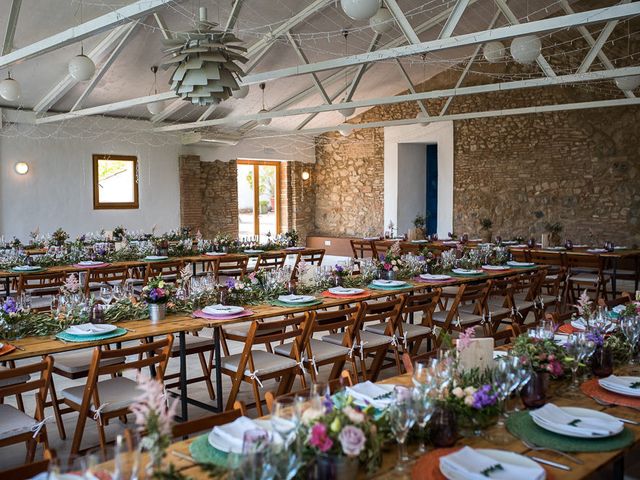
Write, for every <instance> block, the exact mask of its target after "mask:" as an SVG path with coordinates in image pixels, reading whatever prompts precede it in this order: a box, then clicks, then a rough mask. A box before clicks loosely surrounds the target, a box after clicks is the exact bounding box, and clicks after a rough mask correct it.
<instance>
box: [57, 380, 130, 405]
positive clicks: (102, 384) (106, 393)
mask: <svg viewBox="0 0 640 480" xmlns="http://www.w3.org/2000/svg"><path fill="white" fill-rule="evenodd" d="M96 388H97V389H98V396H99V397H100V402H102V405H105V404H107V405H106V406H105V407H104V408H103V409H102V411H103V412H112V411H114V410H120V409H122V408H125V407H128V406H129V405H131V404H132V403H134V402H135V401H136V397H139V396H140V394H141V393H142V391H141V390H140V389H139V388H138V384H137V383H136V382H135V381H134V380H131V379H130V378H126V377H116V378H109V379H108V380H102V381H99V382H98V383H97V385H96ZM84 389H85V386H84V385H78V386H77V387H71V388H66V389H64V390H63V391H62V397H64V398H66V399H68V400H71V401H72V402H74V403H77V404H78V405H82V396H83V395H84ZM98 406H100V405H98ZM95 409H96V406H95V405H93V403H92V405H91V411H94V410H95Z"/></svg>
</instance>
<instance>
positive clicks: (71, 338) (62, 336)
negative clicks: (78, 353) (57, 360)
mask: <svg viewBox="0 0 640 480" xmlns="http://www.w3.org/2000/svg"><path fill="white" fill-rule="evenodd" d="M126 333H127V330H126V329H124V328H120V327H118V328H117V329H115V330H114V331H113V332H109V333H106V334H102V335H71V334H69V333H66V332H60V333H58V334H57V335H56V338H57V339H59V340H63V341H65V342H73V343H78V342H97V341H98V340H107V339H109V338H115V337H121V336H122V335H125V334H126Z"/></svg>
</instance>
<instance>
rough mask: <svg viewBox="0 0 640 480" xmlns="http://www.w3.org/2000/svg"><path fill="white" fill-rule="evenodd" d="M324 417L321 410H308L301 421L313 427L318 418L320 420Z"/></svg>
mask: <svg viewBox="0 0 640 480" xmlns="http://www.w3.org/2000/svg"><path fill="white" fill-rule="evenodd" d="M322 415H324V412H323V411H322V410H320V409H319V408H307V409H306V410H305V411H304V413H303V414H302V417H301V418H300V421H301V422H302V423H304V424H305V425H311V424H312V423H313V422H314V421H315V420H316V419H317V418H320V417H321V416H322Z"/></svg>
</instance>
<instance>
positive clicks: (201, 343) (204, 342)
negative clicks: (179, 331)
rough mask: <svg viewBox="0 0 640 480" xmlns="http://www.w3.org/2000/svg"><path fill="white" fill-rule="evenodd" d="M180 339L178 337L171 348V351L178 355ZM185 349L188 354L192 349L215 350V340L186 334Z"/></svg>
mask: <svg viewBox="0 0 640 480" xmlns="http://www.w3.org/2000/svg"><path fill="white" fill-rule="evenodd" d="M179 340H180V337H176V339H175V341H174V342H173V345H172V346H171V351H172V352H174V353H177V352H179V351H180V341H179ZM184 340H185V342H184V343H185V347H186V349H187V352H188V351H189V349H190V348H201V347H211V348H212V349H213V339H212V338H211V337H200V336H195V335H190V334H188V333H187V334H185V336H184Z"/></svg>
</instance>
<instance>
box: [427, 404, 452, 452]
mask: <svg viewBox="0 0 640 480" xmlns="http://www.w3.org/2000/svg"><path fill="white" fill-rule="evenodd" d="M430 425H431V441H432V442H433V444H434V445H435V446H436V447H439V448H440V447H451V446H452V445H453V444H455V443H456V440H458V423H457V421H456V414H455V412H454V411H453V410H451V409H449V408H446V407H442V406H439V407H437V408H436V411H435V412H434V413H433V417H431V423H430Z"/></svg>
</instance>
